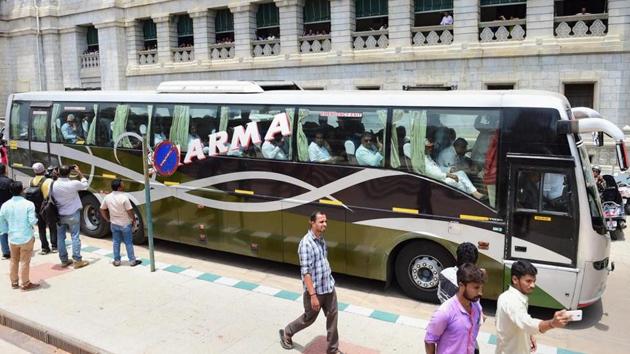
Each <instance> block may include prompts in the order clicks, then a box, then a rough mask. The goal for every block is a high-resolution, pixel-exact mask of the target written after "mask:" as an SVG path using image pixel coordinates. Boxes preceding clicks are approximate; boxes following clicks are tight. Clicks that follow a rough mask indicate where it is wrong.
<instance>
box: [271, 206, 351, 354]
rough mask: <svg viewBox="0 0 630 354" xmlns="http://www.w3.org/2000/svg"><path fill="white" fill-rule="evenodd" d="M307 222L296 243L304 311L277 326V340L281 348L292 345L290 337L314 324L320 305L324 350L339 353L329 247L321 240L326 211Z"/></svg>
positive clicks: (318, 213) (324, 228) (333, 282)
mask: <svg viewBox="0 0 630 354" xmlns="http://www.w3.org/2000/svg"><path fill="white" fill-rule="evenodd" d="M310 225H311V228H310V229H309V230H308V232H307V233H306V235H304V237H303V238H302V241H300V245H299V246H298V256H299V258H300V272H301V274H302V282H303V285H304V297H303V302H304V314H302V315H301V316H300V317H298V318H297V319H296V320H295V321H293V322H291V323H289V324H288V325H287V326H286V327H285V328H284V329H281V330H280V344H281V345H282V347H283V348H284V349H292V348H293V341H292V340H291V337H293V335H295V334H296V333H297V332H299V331H301V330H303V329H304V328H306V327H308V326H310V325H311V324H313V322H315V320H316V319H317V315H319V309H320V308H322V309H323V310H324V315H325V316H326V331H327V336H326V339H327V341H328V350H327V352H328V353H341V352H340V351H339V334H338V332H337V293H336V292H335V280H334V279H333V277H332V270H331V269H330V264H329V263H328V248H327V247H326V241H325V240H324V231H326V227H327V220H326V214H324V213H323V212H321V211H316V212H314V213H313V214H311V217H310Z"/></svg>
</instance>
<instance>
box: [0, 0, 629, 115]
mask: <svg viewBox="0 0 630 354" xmlns="http://www.w3.org/2000/svg"><path fill="white" fill-rule="evenodd" d="M575 3H580V4H582V6H583V7H585V8H586V9H587V11H582V10H581V9H579V11H581V12H584V13H580V14H577V13H576V12H575V6H578V5H575ZM571 4H573V5H571ZM589 9H590V11H589ZM444 12H449V13H450V14H452V18H453V23H452V24H449V23H448V22H449V21H446V22H443V21H442V20H444V19H443V18H442V17H443V13H444ZM508 15H511V16H508ZM440 22H443V23H442V24H440ZM628 66H630V1H628V0H608V1H604V0H602V1H583V2H580V1H562V0H560V1H559V0H555V1H554V0H527V1H523V0H520V1H519V0H516V1H515V0H450V1H449V0H445V1H440V0H433V1H426V0H274V1H270V0H264V1H247V0H103V1H88V0H35V1H32V0H3V1H0V78H1V80H0V109H1V112H3V113H0V116H4V111H5V108H6V98H7V96H8V95H9V94H11V93H14V92H24V91H32V90H64V89H75V88H89V87H92V88H101V89H128V90H136V89H154V88H155V87H156V86H157V85H158V84H159V83H160V82H162V81H165V80H194V79H207V80H228V79H238V80H291V81H295V82H297V83H298V84H299V85H301V86H302V87H304V88H306V89H388V90H401V89H403V88H406V89H494V88H515V89H544V90H549V91H555V92H561V93H566V94H567V96H571V97H570V99H571V100H573V101H574V104H577V103H580V104H586V105H588V104H589V103H591V105H592V106H593V107H594V108H595V109H597V110H599V111H600V112H601V113H602V114H603V115H605V116H606V117H607V118H609V119H610V120H611V121H613V122H615V123H617V124H619V125H620V126H625V125H630V115H629V114H627V112H628V111H630V70H627V68H628ZM574 96H575V97H574ZM576 102H577V103H576Z"/></svg>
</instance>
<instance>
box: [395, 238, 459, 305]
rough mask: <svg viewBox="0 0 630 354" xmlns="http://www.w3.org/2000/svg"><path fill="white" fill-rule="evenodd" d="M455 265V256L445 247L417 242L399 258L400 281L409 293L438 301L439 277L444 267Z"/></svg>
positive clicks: (397, 277) (406, 248)
mask: <svg viewBox="0 0 630 354" xmlns="http://www.w3.org/2000/svg"><path fill="white" fill-rule="evenodd" d="M454 265H455V259H454V258H453V256H452V255H451V254H450V253H449V252H448V251H447V250H446V249H445V248H444V247H442V246H440V245H438V244H436V243H433V242H429V241H413V242H411V243H409V244H407V245H405V246H404V248H403V249H402V250H401V251H400V253H398V256H397V257H396V266H395V267H396V268H395V272H396V280H397V281H398V285H400V287H401V288H402V290H403V291H404V292H405V294H407V296H409V297H412V298H414V299H418V300H421V301H427V302H437V300H438V299H437V285H438V276H439V274H440V272H441V271H442V269H444V268H448V267H452V266H454Z"/></svg>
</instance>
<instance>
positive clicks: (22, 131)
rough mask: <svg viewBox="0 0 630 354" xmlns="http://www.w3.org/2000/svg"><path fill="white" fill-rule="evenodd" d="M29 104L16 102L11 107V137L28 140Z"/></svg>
mask: <svg viewBox="0 0 630 354" xmlns="http://www.w3.org/2000/svg"><path fill="white" fill-rule="evenodd" d="M28 118H29V112H28V105H27V104H26V103H24V102H15V103H13V106H12V107H11V135H10V138H11V139H15V140H28Z"/></svg>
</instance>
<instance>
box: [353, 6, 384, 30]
mask: <svg viewBox="0 0 630 354" xmlns="http://www.w3.org/2000/svg"><path fill="white" fill-rule="evenodd" d="M355 11H356V30H357V32H363V31H378V30H384V29H387V26H388V23H387V14H388V8H387V0H356V2H355Z"/></svg>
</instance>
